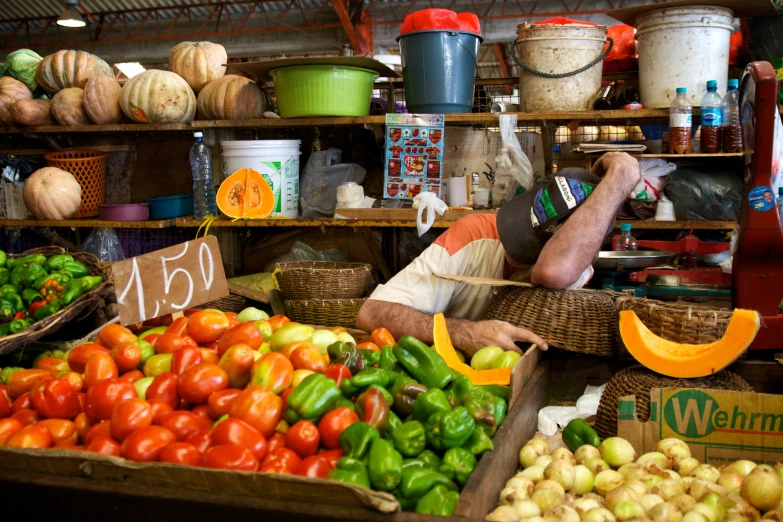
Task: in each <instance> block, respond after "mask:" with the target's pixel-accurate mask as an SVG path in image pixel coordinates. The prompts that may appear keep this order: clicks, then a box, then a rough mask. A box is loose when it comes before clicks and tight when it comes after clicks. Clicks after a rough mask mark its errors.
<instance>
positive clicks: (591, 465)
mask: <svg viewBox="0 0 783 522" xmlns="http://www.w3.org/2000/svg"><path fill="white" fill-rule="evenodd" d="M585 466H587V469H589V470H590V473H592V474H593V475H598V474H599V473H601V472H602V471H606V470H607V469H611V468H610V467H609V464H607V463H606V461H604V460H603V459H590V460H588V461H587V463H586V464H585Z"/></svg>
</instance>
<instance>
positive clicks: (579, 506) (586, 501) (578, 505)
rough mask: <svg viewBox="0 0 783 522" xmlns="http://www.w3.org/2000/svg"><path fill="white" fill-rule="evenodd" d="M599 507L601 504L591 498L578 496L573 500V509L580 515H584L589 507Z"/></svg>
mask: <svg viewBox="0 0 783 522" xmlns="http://www.w3.org/2000/svg"><path fill="white" fill-rule="evenodd" d="M599 507H601V504H599V503H598V501H596V500H594V499H592V498H579V499H576V500H575V501H574V509H575V510H576V512H577V513H579V516H580V517H581V516H584V514H585V513H587V512H588V511H590V510H591V509H594V508H599Z"/></svg>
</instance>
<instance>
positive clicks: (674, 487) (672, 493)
mask: <svg viewBox="0 0 783 522" xmlns="http://www.w3.org/2000/svg"><path fill="white" fill-rule="evenodd" d="M650 491H651V492H652V493H653V494H655V495H658V496H659V497H661V498H662V499H664V500H669V499H670V498H672V497H676V496H677V495H682V494H684V493H685V485H684V484H683V483H682V481H680V480H673V479H667V480H662V481H660V482H659V483H657V484H656V485H655V486H653V488H652V489H651V490H650Z"/></svg>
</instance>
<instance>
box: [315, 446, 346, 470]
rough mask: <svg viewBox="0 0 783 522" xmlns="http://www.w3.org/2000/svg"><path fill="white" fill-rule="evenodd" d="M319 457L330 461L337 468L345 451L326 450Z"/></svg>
mask: <svg viewBox="0 0 783 522" xmlns="http://www.w3.org/2000/svg"><path fill="white" fill-rule="evenodd" d="M317 456H318V457H323V458H325V459H326V460H328V461H329V463H330V464H331V465H332V466H333V467H337V461H338V460H340V459H341V458H343V450H341V449H333V450H324V451H322V452H321V453H319V454H318V455H317Z"/></svg>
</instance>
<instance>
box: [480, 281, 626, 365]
mask: <svg viewBox="0 0 783 522" xmlns="http://www.w3.org/2000/svg"><path fill="white" fill-rule="evenodd" d="M482 319H497V320H501V321H507V322H509V323H511V324H514V325H517V326H519V327H521V328H527V329H528V330H531V331H532V332H534V333H536V334H538V335H539V336H541V337H543V338H544V340H545V341H546V342H547V343H549V344H551V345H552V346H555V347H557V348H561V349H563V350H568V351H571V352H579V353H584V354H589V355H599V356H602V357H611V356H612V355H613V354H615V353H616V351H617V335H616V332H617V329H618V324H617V309H616V308H615V305H614V294H612V293H609V292H604V291H598V290H547V289H545V288H521V287H511V286H509V287H504V288H502V289H501V290H500V292H498V294H497V295H496V296H495V297H493V298H492V300H491V301H490V303H489V306H487V309H486V310H485V311H484V313H483V315H482Z"/></svg>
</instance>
